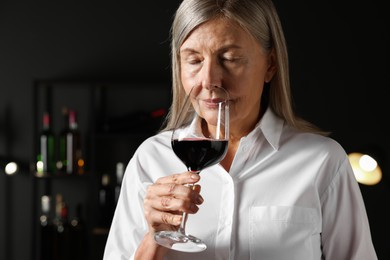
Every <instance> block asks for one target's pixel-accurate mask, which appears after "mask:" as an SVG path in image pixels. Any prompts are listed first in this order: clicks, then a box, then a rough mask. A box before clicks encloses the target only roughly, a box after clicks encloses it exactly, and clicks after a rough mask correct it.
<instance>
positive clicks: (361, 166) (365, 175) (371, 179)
mask: <svg viewBox="0 0 390 260" xmlns="http://www.w3.org/2000/svg"><path fill="white" fill-rule="evenodd" d="M348 158H349V161H350V163H351V166H352V169H353V172H354V174H355V178H356V180H357V181H358V182H359V183H361V184H364V185H375V184H377V183H379V182H380V181H381V180H382V170H381V167H380V165H379V164H378V162H377V160H376V159H375V158H373V157H372V156H370V155H368V154H363V153H358V152H353V153H350V154H348Z"/></svg>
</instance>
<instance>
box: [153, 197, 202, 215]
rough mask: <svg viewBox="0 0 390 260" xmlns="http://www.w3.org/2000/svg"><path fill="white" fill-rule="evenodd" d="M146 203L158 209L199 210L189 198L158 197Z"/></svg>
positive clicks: (192, 211)
mask: <svg viewBox="0 0 390 260" xmlns="http://www.w3.org/2000/svg"><path fill="white" fill-rule="evenodd" d="M147 203H148V205H149V206H150V207H152V208H153V209H155V210H158V211H171V212H173V211H175V212H176V211H180V212H187V213H190V214H194V213H196V212H198V210H199V207H198V206H197V205H196V203H195V202H194V201H191V200H189V199H187V200H181V199H176V198H173V197H159V198H158V199H155V200H151V201H150V202H147Z"/></svg>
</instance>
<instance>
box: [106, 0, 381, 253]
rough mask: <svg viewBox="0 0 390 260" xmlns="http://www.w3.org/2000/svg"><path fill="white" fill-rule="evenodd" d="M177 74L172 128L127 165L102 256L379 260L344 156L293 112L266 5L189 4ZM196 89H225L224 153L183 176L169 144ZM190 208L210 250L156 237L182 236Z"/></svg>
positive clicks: (278, 35) (181, 26) (254, 0)
mask: <svg viewBox="0 0 390 260" xmlns="http://www.w3.org/2000/svg"><path fill="white" fill-rule="evenodd" d="M172 72H173V75H172V76H173V103H172V106H171V111H170V114H169V117H168V118H167V125H166V127H165V129H164V130H162V131H161V132H160V133H158V134H157V135H155V136H153V137H151V138H149V139H148V140H146V141H145V142H144V143H143V144H142V145H141V146H140V147H139V148H138V150H137V151H136V153H135V154H134V156H133V157H132V159H131V160H130V162H129V164H128V166H127V169H126V173H125V177H124V180H123V186H122V191H121V195H120V199H119V202H118V205H117V209H116V212H115V216H114V218H113V222H112V226H111V229H110V234H109V237H108V240H107V244H106V249H105V254H104V259H106V260H109V259H143V260H145V259H163V258H164V257H165V258H166V259H240V260H242V259H267V260H272V259H275V260H283V259H286V260H287V259H288V260H291V259H299V260H302V259H305V260H309V259H310V260H311V259H313V260H314V259H317V260H320V259H332V260H333V259H348V260H351V259H366V260H368V259H377V257H376V253H375V250H374V247H373V244H372V241H371V235H370V229H369V224H368V220H367V215H366V210H365V206H364V203H363V199H362V196H361V193H360V190H359V187H358V184H357V182H356V181H355V179H354V176H353V172H352V169H351V167H350V165H349V161H348V159H347V156H346V153H345V151H344V150H343V148H342V147H341V146H340V145H339V144H338V143H337V142H335V141H334V140H332V139H330V138H329V137H327V136H326V133H324V132H322V131H320V130H319V129H317V128H316V127H314V126H313V125H311V124H310V123H308V122H306V121H304V120H302V119H300V118H298V117H297V116H296V115H295V114H294V112H293V109H292V105H291V97H290V85H289V68H288V55H287V50H286V43H285V39H284V36H283V31H282V28H281V24H280V21H279V18H278V15H277V12H276V10H275V7H274V5H273V3H272V2H271V1H270V0H184V1H183V2H182V3H181V5H180V6H179V8H178V10H177V13H176V15H175V20H174V22H173V25H172ZM192 86H198V87H202V88H208V87H213V86H215V87H221V88H224V89H226V90H227V91H228V92H229V94H230V137H229V147H228V152H227V155H226V156H225V157H224V159H223V161H222V162H221V163H220V164H219V165H215V166H212V167H209V168H207V169H205V170H204V171H202V174H201V176H200V175H197V174H192V173H191V172H184V173H183V172H182V168H183V165H182V163H181V162H180V161H179V159H178V158H177V157H176V156H175V154H174V153H173V151H172V149H171V145H170V136H171V131H172V127H173V122H174V121H175V120H176V118H177V117H178V114H179V109H180V106H181V104H182V103H183V99H184V96H185V93H186V92H188V90H189V88H191V87H192ZM194 183H196V184H197V187H198V189H194V190H193V189H190V188H189V187H187V186H186V185H185V184H194ZM199 187H202V191H200V188H199ZM183 211H184V212H187V213H193V215H191V216H190V218H191V220H190V221H189V222H188V223H187V231H188V232H189V233H190V234H192V235H196V236H197V237H201V238H203V239H204V242H205V243H206V245H207V249H206V250H204V251H202V252H200V253H183V252H179V251H175V250H170V249H166V248H165V247H162V246H160V245H159V244H157V243H156V242H155V240H154V234H155V233H156V232H157V231H160V230H167V229H170V230H174V229H177V228H178V225H179V224H180V222H181V219H182V214H181V212H183Z"/></svg>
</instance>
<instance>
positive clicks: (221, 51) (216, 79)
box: [180, 18, 275, 134]
mask: <svg viewBox="0 0 390 260" xmlns="http://www.w3.org/2000/svg"><path fill="white" fill-rule="evenodd" d="M273 60H274V58H273V54H272V53H271V54H270V55H267V54H266V53H265V51H264V50H263V49H262V47H261V46H260V44H259V43H258V42H257V41H256V40H255V39H254V38H253V37H252V36H251V35H249V34H248V33H247V32H246V31H244V30H243V29H242V28H241V27H240V26H238V25H237V24H236V23H234V22H231V21H229V20H227V19H223V18H219V19H215V20H211V21H208V22H206V23H204V24H202V25H200V26H199V27H197V28H196V29H195V30H194V31H193V32H192V33H191V34H190V35H189V37H188V38H187V39H186V40H185V41H184V43H183V45H182V46H181V47H180V69H181V81H182V84H183V87H184V89H185V91H186V92H187V93H189V91H190V90H191V88H192V87H197V88H199V89H201V88H202V89H204V88H206V89H207V88H210V87H213V86H218V87H222V88H225V89H226V90H228V92H229V95H230V122H231V126H232V127H233V126H240V127H241V129H238V128H236V129H231V133H232V134H233V133H234V131H236V132H237V131H238V132H237V134H240V133H239V132H243V131H245V132H249V131H251V130H252V129H253V127H254V126H255V124H256V123H257V121H258V120H259V116H260V114H259V113H260V100H261V94H262V92H263V85H264V82H268V81H270V80H271V79H272V76H273V75H274V72H275V67H274V61H273ZM244 134H246V133H244Z"/></svg>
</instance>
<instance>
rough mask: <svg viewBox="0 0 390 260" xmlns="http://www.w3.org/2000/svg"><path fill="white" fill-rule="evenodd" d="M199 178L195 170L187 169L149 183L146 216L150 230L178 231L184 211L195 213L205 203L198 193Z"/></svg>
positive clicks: (152, 232)
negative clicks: (189, 170)
mask: <svg viewBox="0 0 390 260" xmlns="http://www.w3.org/2000/svg"><path fill="white" fill-rule="evenodd" d="M199 180H200V176H199V175H198V174H196V173H192V172H185V173H181V174H173V175H170V176H167V177H162V178H159V179H158V180H157V181H156V182H155V183H154V184H152V185H150V186H149V188H148V190H147V193H146V196H145V200H144V210H145V217H146V220H147V222H148V223H149V233H151V234H154V233H155V232H157V231H161V230H177V229H178V226H179V225H180V223H181V220H182V212H187V213H190V214H191V213H192V214H193V213H196V212H197V211H198V209H199V208H198V205H200V204H202V203H203V198H202V196H201V195H200V194H199V192H200V186H199V185H194V186H193V187H188V186H185V184H195V183H196V182H198V181H199Z"/></svg>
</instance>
